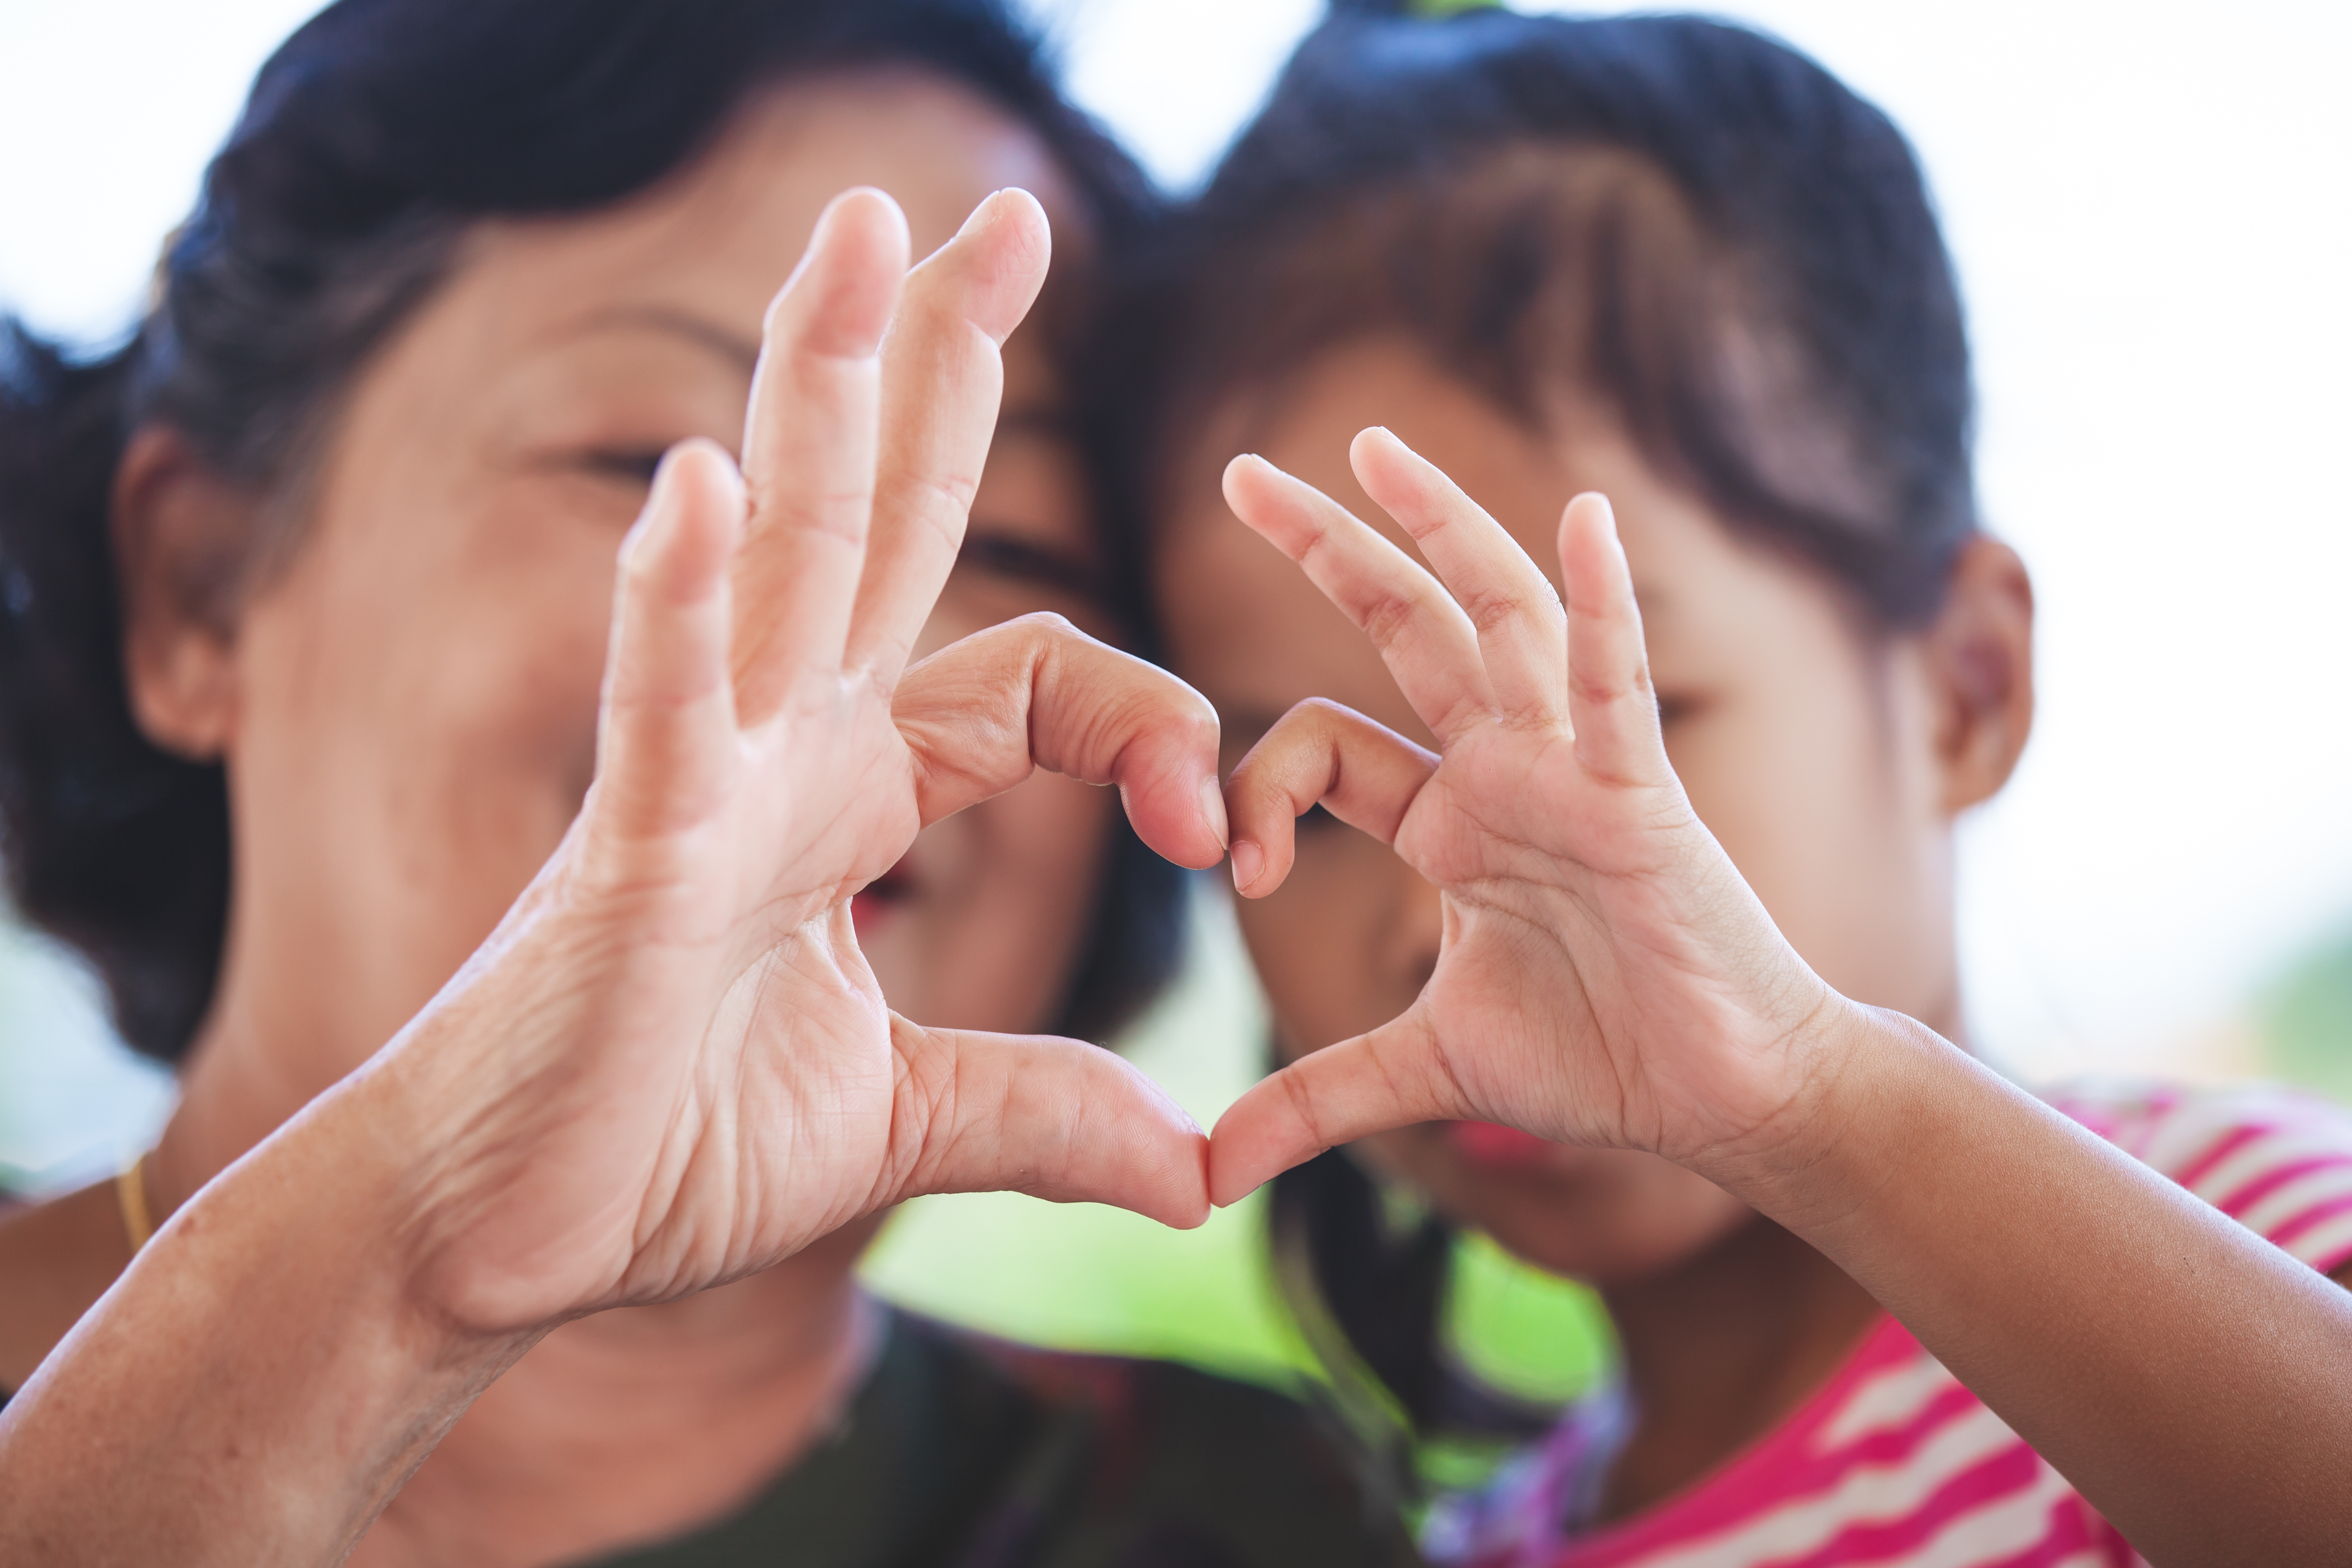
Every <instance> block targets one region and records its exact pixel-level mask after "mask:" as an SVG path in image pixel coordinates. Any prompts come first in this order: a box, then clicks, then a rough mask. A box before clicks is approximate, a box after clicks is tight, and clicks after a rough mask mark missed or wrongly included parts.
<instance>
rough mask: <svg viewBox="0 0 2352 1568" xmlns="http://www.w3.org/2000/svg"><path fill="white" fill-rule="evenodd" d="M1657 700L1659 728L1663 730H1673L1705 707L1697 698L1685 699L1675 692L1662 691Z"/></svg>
mask: <svg viewBox="0 0 2352 1568" xmlns="http://www.w3.org/2000/svg"><path fill="white" fill-rule="evenodd" d="M1657 698H1658V728H1659V729H1661V730H1671V729H1673V728H1674V727H1675V725H1676V724H1678V723H1680V722H1681V721H1683V720H1685V719H1687V718H1689V717H1690V716H1691V715H1692V714H1694V713H1696V712H1697V711H1698V710H1699V709H1700V708H1701V707H1702V706H1704V704H1702V703H1701V702H1700V701H1699V700H1698V699H1697V698H1695V697H1684V696H1681V695H1678V694H1676V693H1674V692H1667V691H1661V692H1659V693H1658V694H1657Z"/></svg>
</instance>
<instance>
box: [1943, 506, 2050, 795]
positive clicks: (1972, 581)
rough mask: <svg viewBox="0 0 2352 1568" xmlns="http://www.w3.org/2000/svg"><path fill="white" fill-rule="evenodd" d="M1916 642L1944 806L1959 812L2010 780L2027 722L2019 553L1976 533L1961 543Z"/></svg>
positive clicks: (2027, 583) (2028, 582) (2029, 657)
mask: <svg viewBox="0 0 2352 1568" xmlns="http://www.w3.org/2000/svg"><path fill="white" fill-rule="evenodd" d="M1923 641H1924V652H1925V654H1926V656H1927V658H1926V663H1927V674H1928V678H1929V679H1930V681H1931V682H1932V683H1933V688H1934V692H1935V698H1936V702H1937V717H1936V756H1937V763H1938V765H1939V766H1940V767H1941V768H1942V770H1943V775H1944V792H1943V793H1944V808H1945V809H1946V810H1947V811H1949V812H1954V813H1958V812H1960V811H1964V810H1966V809H1967V808H1968V807H1969V806H1971V805H1977V804H1978V803H1979V802H1980V801H1984V800H1987V799H1990V797H1991V796H1992V795H1993V794H1994V793H1995V792H1996V791H1998V790H1999V789H2000V786H2001V785H2002V784H2007V783H2008V782H2009V775H2010V774H2011V773H2012V772H2014V771H2015V769H2016V767H2017V759H2018V756H2019V754H2020V753H2021V752H2023V751H2024V750H2025V738H2026V736H2027V735H2028V734H2029V733H2030V732H2031V731H2032V729H2033V583H2032V579H2031V578H2030V577H2028V576H2027V575H2026V572H2025V563H2024V562H2023V561H2021V560H2020V559H2019V558H2018V554H2017V552H2016V551H2014V550H2011V548H2010V547H2009V546H2008V545H2006V544H2003V543H2001V542H2000V541H1998V540H1993V539H1987V538H1984V537H1982V536H1981V535H1979V537H1977V538H1974V539H1971V540H1970V541H1969V542H1968V543H1967V544H1966V545H1965V546H1963V547H1962V549H1961V551H1960V553H1959V557H1958V560H1956V561H1955V562H1954V563H1952V583H1951V591H1950V594H1949V595H1948V597H1947V598H1946V599H1945V601H1944V608H1943V611H1942V613H1941V614H1940V615H1938V616H1937V618H1936V623H1935V625H1934V626H1931V627H1930V628H1929V629H1928V632H1927V637H1925V638H1924V639H1923Z"/></svg>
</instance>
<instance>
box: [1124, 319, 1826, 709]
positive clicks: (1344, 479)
mask: <svg viewBox="0 0 2352 1568" xmlns="http://www.w3.org/2000/svg"><path fill="white" fill-rule="evenodd" d="M1250 414H1251V417H1250V418H1248V419H1247V420H1246V421H1244V420H1240V419H1235V418H1230V417H1229V418H1228V420H1227V421H1226V423H1225V425H1224V426H1223V431H1222V432H1221V433H1222V434H1223V436H1224V437H1225V438H1226V439H1227V440H1228V441H1229V442H1233V443H1234V444H1235V445H1236V446H1240V445H1242V444H1243V443H1244V442H1245V443H1246V446H1247V447H1251V448H1254V449H1255V450H1256V451H1258V452H1259V454H1260V455H1262V456H1264V457H1265V458H1267V459H1269V460H1270V461H1272V462H1274V463H1276V465H1278V466H1280V467H1282V468H1286V469H1287V470H1288V471H1290V472H1291V473H1293V474H1296V475H1297V476H1298V477H1299V478H1301V479H1305V480H1307V482H1308V483H1310V484H1313V485H1315V486H1316V487H1317V488H1318V489H1321V490H1323V491H1324V493H1326V494H1327V495H1329V496H1330V497H1332V498H1333V499H1334V500H1338V501H1339V503H1340V504H1341V505H1343V506H1345V507H1347V508H1348V509H1349V510H1350V511H1352V512H1354V513H1355V514H1356V515H1357V516H1359V517H1360V518H1362V519H1363V520H1364V521H1367V522H1368V523H1370V524H1371V525H1372V526H1373V527H1375V528H1377V529H1379V530H1380V531H1381V532H1382V533H1383V534H1384V535H1385V536H1386V537H1388V538H1389V539H1390V540H1391V541H1392V542H1395V543H1396V544H1397V545H1398V546H1399V547H1400V548H1402V549H1404V550H1405V551H1407V552H1409V553H1411V554H1412V555H1413V556H1414V558H1415V559H1417V560H1419V559H1422V557H1421V555H1420V552H1419V551H1418V549H1417V548H1416V547H1415V546H1414V544H1413V542H1412V540H1411V538H1410V536H1408V535H1407V534H1406V533H1405V532H1404V531H1403V530H1402V528H1401V527H1400V526H1398V525H1397V523H1396V522H1395V521H1393V520H1391V519H1390V518H1389V517H1388V516H1387V515H1386V514H1385V513H1383V512H1382V511H1381V510H1380V509H1379V508H1378V507H1377V506H1375V505H1373V503H1372V502H1371V500H1370V498H1369V497H1368V496H1367V495H1366V494H1365V493H1364V491H1363V489H1362V487H1361V485H1360V483H1359V482H1358V481H1357V479H1356V478H1355V475H1354V473H1353V472H1352V470H1351V469H1350V468H1349V458H1348V448H1349V442H1350V441H1351V440H1352V439H1353V437H1355V435H1356V433H1357V432H1358V431H1360V430H1361V429H1362V428H1364V427H1365V426H1368V425H1373V424H1380V425H1385V426H1388V427H1389V428H1391V430H1393V431H1394V432H1395V433H1396V434H1397V435H1398V436H1399V437H1402V439H1403V440H1404V441H1405V442H1406V444H1407V445H1409V446H1412V447H1413V448H1414V449H1415V450H1417V451H1419V452H1420V453H1421V454H1422V455H1423V456H1424V457H1426V458H1429V459H1430V460H1431V461H1433V462H1434V463H1435V464H1437V466H1438V467H1440V468H1444V470H1445V471H1446V472H1447V473H1448V474H1449V475H1450V476H1451V477H1452V478H1453V479H1454V480H1455V482H1456V483H1458V484H1460V485H1461V486H1462V488H1463V489H1464V490H1465V492H1467V493H1468V494H1469V495H1470V496H1471V497H1472V499H1474V500H1476V501H1477V502H1478V503H1479V504H1480V505H1481V506H1482V507H1484V508H1485V509H1486V510H1487V511H1488V512H1489V514H1490V515H1492V516H1493V517H1495V518H1496V521H1499V522H1501V523H1502V524H1503V525H1504V527H1505V528H1507V530H1509V531H1510V532H1511V534H1512V536H1513V537H1514V538H1515V539H1516V540H1517V542H1518V543H1519V545H1520V548H1522V549H1523V550H1525V551H1526V552H1528V556H1529V557H1530V558H1531V559H1532V560H1533V561H1535V562H1536V563H1537V564H1538V566H1539V567H1540V568H1541V569H1542V570H1543V572H1544V573H1545V574H1546V575H1547V576H1548V577H1549V578H1550V579H1551V580H1552V582H1553V584H1554V586H1555V587H1557V586H1558V585H1559V556H1558V552H1557V543H1556V540H1557V531H1558V528H1559V518H1560V514H1561V511H1562V510H1563V509H1564V508H1565V507H1566V505H1567V503H1568V501H1569V500H1570V499H1571V498H1572V497H1574V496H1575V495H1577V494H1579V493H1580V492H1582V491H1584V490H1587V489H1597V490H1600V491H1601V492H1602V493H1604V494H1607V495H1608V496H1609V497H1610V498H1611V500H1612V502H1613V503H1614V504H1615V506H1616V510H1617V514H1618V520H1619V527H1620V531H1621V534H1622V537H1623V539H1624V541H1625V547H1626V553H1627V556H1628V559H1629V561H1630V562H1631V563H1632V565H1633V574H1634V580H1635V588H1636V591H1637V593H1638V595H1640V598H1641V602H1642V609H1643V620H1644V626H1645V630H1646V632H1647V634H1648V637H1649V641H1650V645H1651V651H1652V658H1653V660H1654V662H1658V663H1660V664H1661V667H1662V668H1664V667H1665V666H1668V665H1672V666H1678V667H1679V666H1696V665H1707V666H1714V667H1730V666H1734V665H1738V664H1742V663H1746V664H1748V665H1751V666H1754V667H1757V668H1761V662H1769V661H1779V662H1780V663H1785V662H1786V656H1787V655H1788V653H1789V652H1790V650H1791V649H1792V648H1795V647H1806V648H1812V649H1824V648H1843V647H1845V646H1846V639H1845V638H1844V637H1843V635H1842V634H1841V635H1840V636H1839V637H1836V638H1834V639H1831V638H1824V637H1816V636H1813V635H1811V633H1812V631H1814V630H1816V629H1820V628H1815V627H1813V626H1811V623H1813V622H1816V621H1825V622H1834V623H1837V624H1838V625H1839V626H1841V627H1842V626H1843V622H1844V619H1845V617H1844V615H1843V611H1842V602H1841V601H1840V599H1839V597H1838V595H1837V592H1836V590H1835V589H1834V587H1833V586H1832V584H1828V583H1827V582H1825V581H1823V580H1822V578H1821V576H1820V574H1818V573H1817V572H1815V571H1813V570H1811V569H1810V568H1808V567H1806V566H1805V565H1803V564H1801V563H1797V562H1795V561H1793V560H1791V559H1790V558H1789V557H1787V556H1786V555H1785V554H1784V553H1780V552H1772V551H1769V550H1768V549H1765V548H1762V547H1759V545H1757V544H1755V543H1752V542H1749V541H1748V540H1747V539H1745V538H1744V537H1742V536H1740V535H1738V534H1736V533H1735V532H1734V531H1732V530H1731V529H1729V528H1728V527H1727V526H1726V525H1725V524H1724V522H1723V521H1722V520H1720V519H1719V518H1717V516H1716V515H1715V514H1714V513H1713V511H1712V510H1710V509H1709V508H1708V506H1707V505H1706V503H1705V502H1704V501H1702V500H1699V499H1698V498H1697V497H1696V496H1695V495H1694V494H1693V493H1691V491H1690V490H1689V489H1686V488H1685V487H1683V486H1680V485H1678V484H1676V483H1675V482H1673V481H1672V480H1671V479H1668V478H1667V477H1665V476H1664V475H1661V474H1660V473H1658V472H1657V471H1656V469H1655V468H1653V467H1652V466H1651V465H1650V464H1649V463H1648V462H1647V461H1646V460H1645V459H1644V458H1643V457H1642V455H1641V453H1640V452H1639V450H1638V449H1637V448H1636V447H1634V446H1633V443H1632V441H1631V440H1630V439H1628V438H1626V437H1624V436H1622V434H1621V433H1619V432H1617V431H1615V430H1613V429H1612V428H1611V427H1610V426H1609V425H1608V423H1607V422H1606V421H1602V420H1589V419H1576V418H1569V419H1565V420H1563V422H1562V424H1561V425H1560V426H1559V427H1558V428H1557V429H1555V430H1551V431H1538V430H1533V429H1530V428H1529V427H1528V425H1527V424H1526V423H1525V422H1524V421H1522V420H1520V419H1518V418H1516V417H1515V416H1512V415H1510V414H1509V413H1507V411H1505V410H1503V409H1502V408H1500V407H1499V406H1498V405H1496V404H1494V403H1493V402H1491V401H1490V400H1488V399H1486V397H1484V396H1483V395H1481V394H1480V393H1478V392H1477V391H1476V390H1475V388H1473V387H1470V386H1468V385H1466V384H1464V383H1463V382H1461V381H1460V380H1458V379H1456V378H1453V377H1450V376H1448V375H1446V374H1444V373H1443V372H1442V371H1440V370H1437V369H1435V368H1434V367H1433V366H1431V365H1430V364H1429V363H1427V361H1426V360H1424V359H1422V358H1420V357H1419V356H1418V355H1416V354H1415V353H1413V352H1412V350H1411V349H1410V348H1409V347H1407V346H1405V345H1402V344H1399V343H1394V342H1368V343H1364V344H1359V345H1356V346H1354V347H1352V348H1350V349H1348V350H1345V351H1341V352H1338V353H1332V354H1330V355H1327V356H1325V357H1324V358H1323V359H1322V360H1321V361H1320V362H1318V363H1316V364H1314V365H1312V366H1309V367H1306V368H1305V369H1304V370H1302V372H1301V374H1298V375H1297V376H1295V377H1292V378H1290V380H1289V381H1288V383H1287V384H1286V385H1285V386H1283V387H1282V388H1280V389H1278V390H1277V391H1276V393H1274V394H1272V395H1266V396H1263V397H1261V398H1258V399H1256V400H1255V406H1254V407H1253V408H1252V409H1251V410H1250ZM1230 456H1231V454H1230V453H1226V452H1205V453H1203V454H1202V459H1203V460H1202V461H1201V462H1199V463H1198V464H1196V465H1195V468H1196V471H1198V472H1200V473H1201V474H1202V475H1203V476H1204V477H1203V478H1201V479H1192V481H1191V482H1189V483H1187V484H1186V485H1185V486H1183V487H1182V494H1181V497H1171V502H1172V504H1171V506H1170V508H1169V509H1168V510H1167V513H1166V516H1165V518H1164V526H1163V528H1162V530H1161V532H1160V548H1159V550H1158V552H1157V554H1158V560H1157V563H1156V577H1157V582H1156V591H1157V595H1158V599H1159V603H1160V613H1161V616H1162V619H1163V621H1164V623H1165V626H1166V627H1167V631H1168V637H1169V643H1170V647H1171V653H1172V655H1173V656H1174V658H1175V660H1176V664H1177V668H1178V672H1179V673H1180V674H1181V675H1183V676H1184V677H1185V678H1186V679H1190V680H1192V681H1193V682H1194V683H1195V684H1196V685H1199V686H1200V687H1201V688H1202V690H1203V691H1204V692H1205V693H1206V694H1207V695H1208V696H1209V697H1210V698H1211V699H1212V700H1215V701H1216V702H1218V704H1219V705H1220V707H1221V708H1222V709H1226V710H1228V711H1227V715H1226V717H1227V721H1228V724H1229V726H1230V725H1231V724H1233V723H1234V722H1235V721H1247V720H1249V719H1252V718H1255V719H1256V720H1258V721H1270V720H1271V719H1272V718H1273V717H1276V716H1278V715H1279V714H1280V712H1281V711H1283V710H1285V709H1286V707H1287V706H1288V705H1289V704H1290V703H1291V702H1294V701H1296V700H1299V699H1300V698H1303V697H1307V696H1324V697H1329V698H1332V699H1334V700H1339V701H1343V702H1347V703H1349V705H1350V706H1355V707H1359V708H1361V709H1362V710H1365V711H1366V712H1368V713H1370V715H1371V716H1372V717H1374V718H1377V719H1380V720H1381V721H1382V722H1384V723H1389V724H1391V726H1392V727H1397V728H1402V729H1407V730H1408V731H1413V730H1415V729H1417V726H1416V725H1415V724H1414V721H1412V715H1411V713H1410V711H1409V710H1405V709H1403V707H1402V700H1401V699H1399V698H1398V697H1397V696H1396V693H1395V689H1394V685H1393V682H1392V681H1391V679H1389V677H1388V675H1387V672H1386V670H1385V668H1383V667H1382V666H1381V662H1380V658H1379V655H1378V654H1377V652H1376V651H1375V650H1374V649H1373V647H1372V646H1371V644H1370V641H1369V639H1367V638H1366V637H1364V636H1363V634H1362V633H1360V632H1359V631H1358V630H1357V629H1356V628H1355V627H1354V626H1352V625H1350V624H1349V622H1348V620H1347V619H1346V617H1345V616H1343V615H1341V614H1340V612H1339V610H1338V609H1336V608H1334V607H1333V606H1332V605H1330V604H1329V603H1328V601H1327V600H1326V599H1325V598H1324V597H1323V595H1322V594H1321V592H1320V591H1319V590H1318V589H1317V588H1316V587H1315V585H1314V584H1313V583H1312V582H1311V581H1310V580H1309V579H1308V577H1307V574H1306V573H1304V572H1302V571H1301V570H1300V569H1299V568H1298V567H1297V566H1296V565H1295V564H1293V563H1291V562H1290V561H1289V560H1287V559H1286V557H1285V556H1284V555H1283V554H1282V553H1281V552H1279V551H1277V550H1276V548H1275V547H1274V546H1273V545H1271V544H1269V543H1267V542H1265V541H1264V540H1261V539H1259V538H1257V537H1256V536H1255V534H1254V533H1252V532H1251V531H1249V530H1248V529H1247V528H1246V527H1245V526H1244V524H1243V523H1242V522H1241V521H1239V520H1238V519H1236V518H1235V517H1234V515H1233V513H1232V512H1231V510H1229V509H1228V508H1227V507H1226V506H1225V504H1224V500H1223V496H1222V494H1221V493H1220V492H1219V490H1218V489H1217V488H1216V484H1215V479H1214V476H1215V475H1216V474H1217V473H1218V472H1219V471H1220V470H1221V469H1222V467H1223V462H1224V460H1226V458H1229V457H1230ZM1424 564H1426V562H1425V561H1424ZM1784 673H1789V674H1790V675H1792V677H1794V678H1798V679H1802V675H1801V672H1784Z"/></svg>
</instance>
